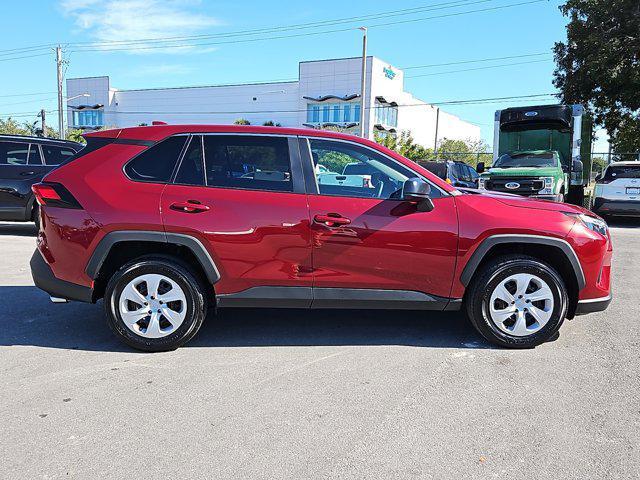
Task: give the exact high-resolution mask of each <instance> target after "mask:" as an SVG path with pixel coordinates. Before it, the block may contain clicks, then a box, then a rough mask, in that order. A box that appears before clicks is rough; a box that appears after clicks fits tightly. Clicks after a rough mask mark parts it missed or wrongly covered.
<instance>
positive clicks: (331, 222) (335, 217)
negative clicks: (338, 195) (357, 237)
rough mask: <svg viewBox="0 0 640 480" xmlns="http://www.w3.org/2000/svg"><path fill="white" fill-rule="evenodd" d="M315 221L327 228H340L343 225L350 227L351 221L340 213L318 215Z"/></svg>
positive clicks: (314, 218)
mask: <svg viewBox="0 0 640 480" xmlns="http://www.w3.org/2000/svg"><path fill="white" fill-rule="evenodd" d="M313 221H314V222H316V223H320V224H322V225H324V226H326V227H340V226H342V225H349V224H350V223H351V220H350V219H348V218H346V217H343V216H342V215H340V214H339V213H327V214H326V215H316V216H315V217H313Z"/></svg>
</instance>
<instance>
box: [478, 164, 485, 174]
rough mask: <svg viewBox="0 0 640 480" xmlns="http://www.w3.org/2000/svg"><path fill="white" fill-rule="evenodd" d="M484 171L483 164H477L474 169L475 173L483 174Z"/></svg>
mask: <svg viewBox="0 0 640 480" xmlns="http://www.w3.org/2000/svg"><path fill="white" fill-rule="evenodd" d="M484 170H485V168H484V162H478V166H477V167H476V172H478V173H483V172H484Z"/></svg>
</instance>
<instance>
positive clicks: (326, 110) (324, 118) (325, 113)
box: [322, 105, 331, 123]
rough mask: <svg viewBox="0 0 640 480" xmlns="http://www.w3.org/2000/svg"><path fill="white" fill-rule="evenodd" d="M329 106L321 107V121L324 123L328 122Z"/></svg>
mask: <svg viewBox="0 0 640 480" xmlns="http://www.w3.org/2000/svg"><path fill="white" fill-rule="evenodd" d="M330 109H331V106H330V105H323V106H322V121H323V122H324V123H327V122H329V112H330Z"/></svg>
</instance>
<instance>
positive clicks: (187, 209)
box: [169, 200, 211, 213]
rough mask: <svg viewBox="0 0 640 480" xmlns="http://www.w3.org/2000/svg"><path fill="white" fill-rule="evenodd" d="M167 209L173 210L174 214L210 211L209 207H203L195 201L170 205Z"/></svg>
mask: <svg viewBox="0 0 640 480" xmlns="http://www.w3.org/2000/svg"><path fill="white" fill-rule="evenodd" d="M169 208H170V209H171V210H175V211H176V212H182V213H202V212H208V211H209V210H211V207H209V206H208V205H203V204H201V203H200V202H198V201H197V200H187V201H186V202H175V203H172V204H171V205H170V206H169Z"/></svg>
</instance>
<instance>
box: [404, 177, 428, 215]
mask: <svg viewBox="0 0 640 480" xmlns="http://www.w3.org/2000/svg"><path fill="white" fill-rule="evenodd" d="M430 194H431V185H429V184H428V183H427V182H425V181H424V180H422V179H420V178H409V179H408V180H406V181H405V182H404V185H403V186H402V199H403V200H405V201H407V202H411V203H417V204H418V211H420V212H430V211H431V210H433V209H434V208H435V207H434V205H433V201H431V197H430Z"/></svg>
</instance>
